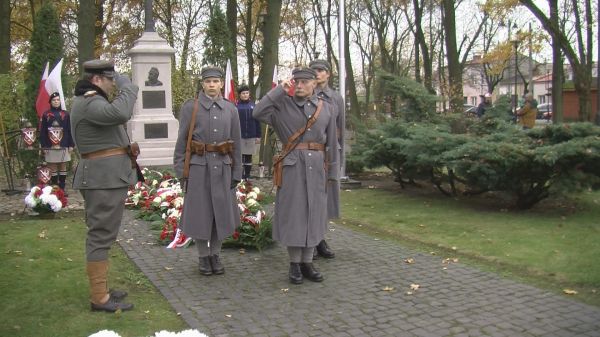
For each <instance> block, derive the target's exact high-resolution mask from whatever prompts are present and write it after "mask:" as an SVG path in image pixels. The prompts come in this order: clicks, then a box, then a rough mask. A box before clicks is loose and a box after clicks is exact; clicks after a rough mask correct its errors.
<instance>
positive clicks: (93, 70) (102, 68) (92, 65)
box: [83, 59, 115, 78]
mask: <svg viewBox="0 0 600 337" xmlns="http://www.w3.org/2000/svg"><path fill="white" fill-rule="evenodd" d="M83 71H84V72H86V73H90V74H97V75H102V76H105V77H109V78H113V77H114V76H115V64H114V63H113V62H112V61H107V60H99V59H96V60H90V61H86V62H83Z"/></svg>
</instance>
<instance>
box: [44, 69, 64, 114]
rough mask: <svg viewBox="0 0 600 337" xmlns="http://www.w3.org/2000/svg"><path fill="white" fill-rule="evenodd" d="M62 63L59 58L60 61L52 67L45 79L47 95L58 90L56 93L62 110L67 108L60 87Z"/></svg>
mask: <svg viewBox="0 0 600 337" xmlns="http://www.w3.org/2000/svg"><path fill="white" fill-rule="evenodd" d="M62 64H63V59H60V61H58V63H57V64H56V65H55V66H54V69H52V71H51V72H50V74H49V75H48V79H47V80H46V84H45V87H46V91H47V92H48V95H51V94H52V93H54V92H58V94H59V95H60V107H61V109H63V110H67V106H66V105H65V95H64V93H63V88H62V80H61V77H62Z"/></svg>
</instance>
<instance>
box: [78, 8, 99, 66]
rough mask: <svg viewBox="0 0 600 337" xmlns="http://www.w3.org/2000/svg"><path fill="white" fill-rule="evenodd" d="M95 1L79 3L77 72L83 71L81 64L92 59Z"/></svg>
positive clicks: (94, 32)
mask: <svg viewBox="0 0 600 337" xmlns="http://www.w3.org/2000/svg"><path fill="white" fill-rule="evenodd" d="M95 23H96V1H95V0H81V1H79V11H78V13H77V52H78V54H79V60H78V63H79V72H80V73H81V72H82V70H83V67H82V65H83V62H85V61H89V60H91V59H93V58H94V41H95V40H96V38H95V36H96V35H95V34H96V26H95Z"/></svg>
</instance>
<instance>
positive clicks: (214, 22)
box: [202, 1, 234, 68]
mask: <svg viewBox="0 0 600 337" xmlns="http://www.w3.org/2000/svg"><path fill="white" fill-rule="evenodd" d="M203 46H204V57H203V59H202V65H213V66H217V67H221V68H225V66H226V64H227V59H229V58H233V57H234V54H233V45H232V43H231V39H230V38H229V29H228V28H227V21H226V20H225V14H224V13H223V10H222V9H221V7H220V6H219V2H218V1H216V2H215V4H214V7H213V10H212V15H211V17H210V20H209V21H208V29H207V31H206V38H205V39H204V43H203Z"/></svg>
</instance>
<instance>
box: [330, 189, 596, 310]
mask: <svg viewBox="0 0 600 337" xmlns="http://www.w3.org/2000/svg"><path fill="white" fill-rule="evenodd" d="M365 187H366V188H362V189H356V190H349V191H342V192H341V200H342V201H341V202H342V215H343V219H342V222H343V223H344V224H346V225H350V226H351V227H353V228H357V229H360V230H364V231H366V232H368V233H369V234H372V235H375V236H378V237H381V238H387V239H391V240H398V241H401V242H402V243H403V244H404V245H406V246H409V247H411V248H413V249H418V250H421V251H425V252H432V253H434V254H438V255H440V256H441V257H442V256H443V257H444V258H446V257H453V258H454V257H458V258H459V260H460V261H461V262H465V263H475V264H477V265H479V266H482V267H483V268H484V269H488V270H493V271H496V272H500V273H503V274H506V275H510V277H513V278H517V279H519V280H521V281H525V282H529V283H532V284H534V285H537V286H540V287H544V288H547V289H550V290H552V291H554V292H557V293H563V291H564V289H572V290H576V291H577V294H576V295H572V296H574V297H575V298H577V299H580V300H582V301H584V302H587V303H590V304H594V305H600V263H598V259H599V258H600V207H599V206H600V192H584V193H581V194H578V195H576V196H574V197H573V198H572V199H570V200H566V201H562V202H561V201H557V200H549V201H547V202H543V203H541V204H539V205H537V206H536V207H535V208H534V209H532V210H528V211H514V210H510V209H508V208H507V207H506V206H503V203H502V202H501V201H500V200H496V199H495V198H489V197H484V196H481V197H479V198H477V197H470V198H460V199H452V198H447V197H444V196H441V194H439V193H437V192H434V191H430V192H423V191H422V190H419V191H417V188H415V187H411V188H409V189H407V190H406V191H402V190H400V189H399V188H368V185H367V186H365ZM565 296H567V295H565Z"/></svg>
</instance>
